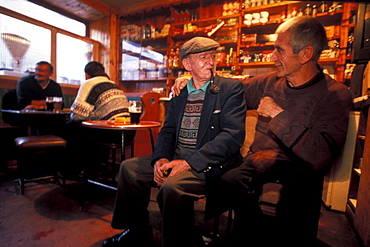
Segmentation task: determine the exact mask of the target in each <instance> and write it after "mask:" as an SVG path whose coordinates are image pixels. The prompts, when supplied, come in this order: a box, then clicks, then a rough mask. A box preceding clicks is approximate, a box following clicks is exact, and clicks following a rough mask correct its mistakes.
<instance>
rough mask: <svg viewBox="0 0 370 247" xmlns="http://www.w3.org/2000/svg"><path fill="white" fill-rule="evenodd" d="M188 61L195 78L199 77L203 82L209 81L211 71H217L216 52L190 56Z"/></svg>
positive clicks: (189, 68)
mask: <svg viewBox="0 0 370 247" xmlns="http://www.w3.org/2000/svg"><path fill="white" fill-rule="evenodd" d="M186 59H188V61H189V63H188V64H189V65H188V66H189V67H188V68H187V70H189V71H190V72H191V74H192V76H193V77H197V78H199V79H201V80H202V81H204V80H205V81H208V80H209V79H210V77H211V71H210V70H211V69H212V70H213V71H215V69H216V65H217V63H216V51H215V50H210V51H204V52H200V53H195V54H190V55H189V56H188V57H187V58H186Z"/></svg>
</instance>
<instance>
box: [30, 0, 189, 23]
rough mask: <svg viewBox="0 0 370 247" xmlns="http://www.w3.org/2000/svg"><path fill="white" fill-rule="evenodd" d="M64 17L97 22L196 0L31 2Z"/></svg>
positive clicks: (44, 0)
mask: <svg viewBox="0 0 370 247" xmlns="http://www.w3.org/2000/svg"><path fill="white" fill-rule="evenodd" d="M29 1H31V2H34V3H36V4H39V5H41V6H44V7H46V8H48V9H51V10H54V11H57V12H59V13H61V14H63V15H66V16H69V17H71V18H75V19H77V20H80V21H83V22H91V21H96V20H99V19H101V18H104V17H107V16H109V15H110V14H116V15H118V16H119V17H122V18H124V17H125V16H128V15H133V14H136V13H139V12H143V11H151V10H152V9H158V8H163V7H168V6H169V5H171V4H181V3H182V2H190V1H194V0H186V1H181V0H180V1H179V0H154V1H153V0H29Z"/></svg>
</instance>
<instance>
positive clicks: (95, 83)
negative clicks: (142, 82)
mask: <svg viewBox="0 0 370 247" xmlns="http://www.w3.org/2000/svg"><path fill="white" fill-rule="evenodd" d="M85 76H86V81H85V82H83V83H82V84H81V86H80V89H79V90H78V93H77V97H76V99H75V101H74V102H73V104H72V106H71V120H72V121H75V122H82V121H84V120H88V119H89V120H109V119H113V118H115V117H117V116H119V115H121V114H122V113H123V112H124V111H127V110H128V107H129V103H128V100H127V97H126V95H125V93H124V92H123V90H122V89H121V88H120V87H119V86H118V85H117V84H116V83H115V82H113V81H111V80H109V78H108V75H107V74H106V73H105V70H104V66H103V65H102V64H101V63H99V62H95V61H93V62H89V63H88V64H87V65H86V66H85Z"/></svg>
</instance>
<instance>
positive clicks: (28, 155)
mask: <svg viewBox="0 0 370 247" xmlns="http://www.w3.org/2000/svg"><path fill="white" fill-rule="evenodd" d="M14 145H15V147H16V150H17V172H18V184H19V186H20V190H21V194H22V195H23V194H24V188H25V183H28V182H37V181H42V180H54V181H56V182H58V183H59V184H60V182H59V178H61V179H62V181H63V185H64V184H65V181H64V179H63V177H61V175H60V174H59V172H58V170H59V168H60V166H61V165H62V164H61V161H62V160H63V159H62V158H63V151H64V148H65V147H66V141H65V140H64V139H63V138H61V137H59V136H55V135H41V136H21V137H17V138H15V139H14ZM45 173H46V174H49V175H47V176H45V175H44V176H40V174H45ZM35 174H38V175H37V176H35ZM50 174H51V175H50ZM26 178H27V179H26Z"/></svg>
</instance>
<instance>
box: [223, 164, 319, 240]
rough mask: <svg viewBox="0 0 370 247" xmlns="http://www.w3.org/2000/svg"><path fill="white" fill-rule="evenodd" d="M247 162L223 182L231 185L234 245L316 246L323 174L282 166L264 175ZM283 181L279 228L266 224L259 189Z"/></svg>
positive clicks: (229, 173)
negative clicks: (272, 182)
mask: <svg viewBox="0 0 370 247" xmlns="http://www.w3.org/2000/svg"><path fill="white" fill-rule="evenodd" d="M256 174H257V172H256V170H255V167H253V166H250V165H249V164H247V163H243V164H242V165H241V166H239V167H237V168H235V169H233V170H230V171H228V172H227V173H225V174H224V175H223V177H222V180H223V181H224V182H226V184H227V186H229V191H230V194H229V200H230V202H231V203H232V208H233V210H234V213H235V217H234V224H233V231H232V242H233V243H232V244H231V245H230V246H244V245H247V244H248V246H258V247H261V246H272V245H271V244H273V245H277V246H279V245H280V246H307V247H308V246H310V247H313V246H315V245H316V241H317V240H316V237H317V231H318V223H319V217H320V209H321V196H322V187H323V175H322V174H320V173H317V172H314V171H312V170H309V169H304V168H302V167H300V166H299V165H298V166H297V164H294V163H279V164H276V165H275V166H274V167H273V168H271V169H269V170H268V171H266V172H265V173H263V174H259V175H256ZM277 179H278V180H279V181H280V183H281V184H282V190H281V195H280V201H279V203H278V206H277V209H276V210H277V212H276V214H277V215H276V225H274V226H273V227H271V225H266V224H268V223H266V222H267V221H264V218H263V214H262V210H261V208H260V206H259V201H258V197H259V195H258V194H255V193H254V191H255V190H256V191H258V188H261V186H262V185H263V184H264V183H267V182H271V181H276V180H277Z"/></svg>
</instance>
